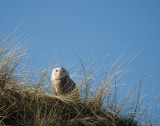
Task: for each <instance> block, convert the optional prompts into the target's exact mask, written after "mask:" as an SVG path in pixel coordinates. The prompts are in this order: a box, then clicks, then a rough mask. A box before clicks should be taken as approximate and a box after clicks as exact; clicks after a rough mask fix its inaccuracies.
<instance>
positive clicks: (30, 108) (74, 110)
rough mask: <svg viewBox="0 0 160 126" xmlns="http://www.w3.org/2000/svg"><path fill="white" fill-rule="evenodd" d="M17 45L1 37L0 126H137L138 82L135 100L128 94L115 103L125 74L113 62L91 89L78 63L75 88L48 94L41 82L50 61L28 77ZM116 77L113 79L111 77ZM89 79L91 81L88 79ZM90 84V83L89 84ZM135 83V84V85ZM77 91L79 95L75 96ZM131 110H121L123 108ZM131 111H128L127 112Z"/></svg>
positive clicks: (19, 45) (91, 77)
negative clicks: (131, 99)
mask: <svg viewBox="0 0 160 126" xmlns="http://www.w3.org/2000/svg"><path fill="white" fill-rule="evenodd" d="M20 50H21V44H15V43H10V42H9V41H8V40H2V41H1V43H0V125H2V126H3V125H4V126H5V125H11V126H139V125H147V123H145V124H143V122H141V121H140V118H138V117H139V116H138V115H137V114H138V112H137V111H138V109H139V100H140V91H141V85H140V84H141V82H140V83H139V88H138V90H137V92H136V93H135V96H137V98H136V100H135V101H134V103H133V101H131V102H129V100H130V99H129V98H130V97H129V96H130V95H131V94H132V93H133V92H132V90H129V91H128V92H129V93H128V95H126V97H125V98H124V99H123V100H122V101H121V102H120V103H118V100H117V99H118V97H117V96H118V87H119V85H118V79H119V77H122V76H123V74H124V73H125V71H124V69H122V67H121V66H118V67H116V64H117V62H115V63H113V65H112V66H111V67H110V69H109V70H108V71H107V72H106V73H105V76H104V78H103V80H101V81H100V82H98V84H97V88H96V89H95V90H92V88H91V87H92V86H93V85H92V84H91V83H89V80H92V79H93V75H94V72H93V73H91V74H90V75H88V73H89V72H88V71H89V68H90V66H89V67H88V69H87V70H86V69H85V68H84V64H83V62H82V61H81V66H82V71H83V72H82V74H81V76H82V78H79V79H78V80H77V85H78V90H74V91H73V92H72V93H71V94H68V95H65V96H52V95H51V94H49V93H48V92H46V91H45V90H43V88H44V82H45V80H46V79H47V74H48V71H49V69H50V67H49V66H50V62H49V64H48V66H47V67H46V69H45V70H44V71H42V76H41V77H40V78H39V79H38V80H37V79H36V80H34V77H31V75H32V73H29V72H28V71H26V68H24V67H25V65H24V64H23V60H22V59H23V57H24V52H22V53H21V51H20ZM115 78H116V79H115ZM91 82H93V81H91ZM91 85H92V86H91ZM137 86H138V85H137ZM77 94H79V95H77ZM128 109H130V110H132V111H130V112H128V113H125V110H128ZM131 112H132V114H130V113H131Z"/></svg>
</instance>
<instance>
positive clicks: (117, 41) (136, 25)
mask: <svg viewBox="0 0 160 126" xmlns="http://www.w3.org/2000/svg"><path fill="white" fill-rule="evenodd" d="M0 17H1V19H0V36H1V37H4V36H7V35H8V34H9V33H10V32H11V31H12V30H13V29H14V28H15V27H17V26H18V25H20V24H21V25H20V27H19V28H18V30H17V34H22V36H23V38H24V39H28V38H29V39H32V38H35V40H34V42H33V43H32V45H31V47H30V48H29V50H28V53H29V55H30V56H32V59H34V60H35V62H38V67H39V68H40V67H42V66H43V65H44V64H47V62H48V60H49V58H50V57H51V54H52V52H53V51H56V53H55V57H57V58H56V59H58V57H61V58H60V59H61V60H60V64H62V65H64V67H66V66H67V63H71V64H72V61H76V60H77V59H78V58H77V57H76V55H79V57H80V58H82V59H83V58H85V57H86V56H87V57H88V63H90V62H92V61H94V60H95V59H98V63H97V67H100V66H102V65H107V64H109V63H111V62H113V61H114V60H116V58H118V57H119V56H121V55H124V58H123V59H125V58H126V59H127V58H128V57H129V56H133V55H136V53H138V52H139V51H141V50H143V51H142V52H141V53H140V54H139V55H138V56H137V57H136V58H135V60H134V61H133V62H132V63H131V65H130V66H131V67H130V68H131V72H130V73H129V74H128V75H127V78H128V82H132V81H133V80H137V79H138V77H139V75H144V76H147V75H152V76H151V77H150V78H148V79H146V80H144V82H143V84H144V90H145V93H147V94H149V95H150V96H153V94H154V95H157V94H159V89H160V72H159V71H160V66H159V65H160V51H159V50H160V1H159V0H79V1H78V0H45V1H44V0H27V1H20V0H14V1H13V0H0ZM75 54H76V55H75ZM105 56H106V57H105ZM56 59H55V60H56Z"/></svg>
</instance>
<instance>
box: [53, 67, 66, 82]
mask: <svg viewBox="0 0 160 126" xmlns="http://www.w3.org/2000/svg"><path fill="white" fill-rule="evenodd" d="M65 76H69V73H68V71H67V70H66V69H65V68H63V67H58V68H54V69H53V71H52V76H51V80H58V79H61V78H63V77H65Z"/></svg>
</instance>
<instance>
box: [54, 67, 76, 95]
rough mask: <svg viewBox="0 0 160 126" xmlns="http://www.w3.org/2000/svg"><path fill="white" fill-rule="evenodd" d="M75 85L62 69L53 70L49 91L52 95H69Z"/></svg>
mask: <svg viewBox="0 0 160 126" xmlns="http://www.w3.org/2000/svg"><path fill="white" fill-rule="evenodd" d="M75 86H76V85H75V83H74V82H73V80H72V79H71V78H70V76H69V73H68V71H67V70H66V69H65V68H63V67H58V68H55V69H53V71H52V75H51V91H52V94H53V95H63V94H67V93H70V92H71V91H72V90H73V89H74V88H75Z"/></svg>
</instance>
